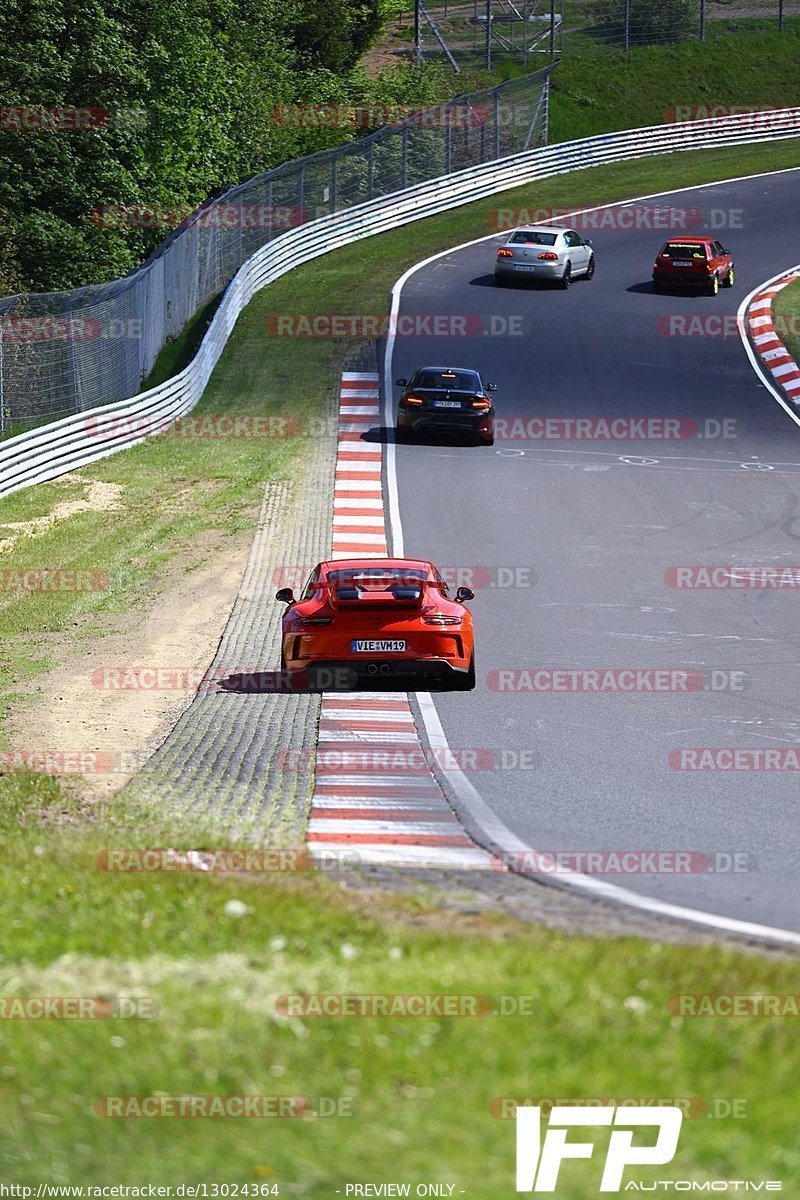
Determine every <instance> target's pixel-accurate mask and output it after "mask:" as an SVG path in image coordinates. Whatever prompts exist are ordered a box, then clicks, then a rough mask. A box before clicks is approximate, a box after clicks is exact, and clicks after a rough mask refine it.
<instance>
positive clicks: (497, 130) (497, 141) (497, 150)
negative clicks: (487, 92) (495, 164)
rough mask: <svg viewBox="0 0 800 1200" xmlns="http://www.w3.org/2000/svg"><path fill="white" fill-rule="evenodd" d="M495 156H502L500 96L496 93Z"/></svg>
mask: <svg viewBox="0 0 800 1200" xmlns="http://www.w3.org/2000/svg"><path fill="white" fill-rule="evenodd" d="M494 157H495V158H499V157H500V96H499V95H498V93H497V92H495V94H494Z"/></svg>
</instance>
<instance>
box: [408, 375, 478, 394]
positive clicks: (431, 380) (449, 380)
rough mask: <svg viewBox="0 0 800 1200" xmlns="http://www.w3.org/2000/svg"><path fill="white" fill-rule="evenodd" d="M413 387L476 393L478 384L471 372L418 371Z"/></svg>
mask: <svg viewBox="0 0 800 1200" xmlns="http://www.w3.org/2000/svg"><path fill="white" fill-rule="evenodd" d="M414 387H418V388H445V389H447V390H448V391H451V392H476V391H478V389H479V387H480V384H479V382H478V376H477V375H474V374H473V373H472V371H420V372H419V373H418V374H417V375H416V376H415V378H414Z"/></svg>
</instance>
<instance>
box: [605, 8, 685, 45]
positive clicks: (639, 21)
mask: <svg viewBox="0 0 800 1200" xmlns="http://www.w3.org/2000/svg"><path fill="white" fill-rule="evenodd" d="M591 11H592V15H593V18H594V20H595V21H596V23H597V25H598V26H599V27H600V29H602V30H603V32H604V33H605V35H606V36H607V37H610V38H613V40H614V41H617V42H622V40H623V39H624V36H625V0H595V3H594V4H593V5H592V9H591ZM695 24H696V5H695V4H694V0H630V11H629V41H630V44H631V45H643V46H644V45H649V44H651V43H653V42H677V41H680V40H681V39H682V38H686V37H689V36H690V35H691V34H692V32H693V31H694V28H695Z"/></svg>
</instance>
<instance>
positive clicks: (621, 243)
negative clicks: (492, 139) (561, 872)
mask: <svg viewBox="0 0 800 1200" xmlns="http://www.w3.org/2000/svg"><path fill="white" fill-rule="evenodd" d="M490 205H491V201H487V210H488V208H489V207H490ZM639 205H640V206H642V207H663V206H674V207H675V208H681V209H683V208H687V207H688V208H692V209H702V210H704V211H706V212H707V211H708V210H717V211H718V212H724V213H726V214H727V213H728V211H729V210H733V212H734V214H735V215H734V216H733V218H732V220H733V222H734V223H735V224H741V228H730V229H728V228H722V229H720V230H717V231H714V232H716V233H717V236H719V237H720V240H721V241H722V243H723V245H727V246H730V247H731V248H732V249H733V251H734V254H735V262H736V283H735V285H734V287H733V288H732V289H723V288H721V289H720V292H719V294H718V295H717V296H716V297H713V296H710V295H697V294H696V293H689V292H687V293H685V294H680V293H677V292H672V293H666V294H656V293H654V292H653V290H652V288H651V285H650V272H651V268H652V263H653V258H654V255H655V253H656V251H657V250H658V249H659V247H660V245H661V242H662V241H663V240H665V239H666V236H668V235H667V234H665V233H664V232H662V231H661V230H659V229H657V230H654V229H652V228H645V229H638V230H636V229H631V228H627V229H619V228H616V229H615V228H605V229H596V230H595V231H594V232H589V231H587V230H584V236H586V237H590V238H592V240H593V243H594V248H595V251H596V254H597V272H596V275H595V277H594V279H593V280H592V281H591V282H586V281H584V280H582V279H577V280H575V281H574V282H573V285H572V287H571V288H570V289H569V290H568V291H561V290H559V289H556V288H552V287H545V286H540V285H535V284H534V285H532V286H513V287H495V285H494V281H493V273H492V272H493V264H494V256H495V249H496V246H497V245H498V244H499V241H500V239H498V240H497V241H485V242H482V243H479V244H477V245H472V246H469V247H466V248H464V249H462V250H456V251H453V252H450V253H447V254H446V255H444V256H443V257H441V258H438V259H436V260H434V261H432V262H430V263H428V264H427V265H424V266H422V267H421V268H420V269H419V270H417V271H416V272H415V273H414V274H413V275H411V276H410V278H409V279H408V280H407V282H406V283H405V285H404V287H403V291H402V295H401V298H400V313H401V314H402V315H404V316H408V315H411V314H430V313H437V314H446V315H451V316H466V317H467V318H468V320H467V326H466V327H467V328H468V329H469V330H476V332H472V333H470V334H468V335H466V336H461V337H436V336H429V335H427V334H425V333H420V334H419V335H418V336H417V335H413V334H412V335H406V336H398V337H397V339H396V342H395V344H394V351H393V355H392V364H391V372H392V376H393V378H395V377H397V376H410V375H411V373H412V371H413V370H414V368H415V367H416V366H418V365H420V364H423V363H430V364H449V365H459V366H471V367H477V368H478V369H479V370H480V371H481V372H482V373H483V375H484V378H485V379H487V380H491V381H494V382H496V383H497V384H498V392H497V395H496V397H495V402H496V406H497V414H498V417H501V418H504V419H506V420H507V421H509V422H512V421H514V420H515V419H516V418H522V419H523V421H525V420H527V419H529V418H531V417H556V418H559V417H560V418H573V417H576V418H580V417H589V418H598V417H606V418H611V417H624V418H664V417H671V418H677V419H680V420H683V421H684V422H687V421H691V420H694V421H696V422H697V425H698V433H699V434H701V435H702V434H704V433H705V431H706V430H709V431H710V432H714V431H715V430H717V429H719V425H710V426H706V422H707V421H710V422H717V423H721V422H723V421H728V422H731V421H733V422H734V423H735V424H734V425H732V426H731V425H729V426H728V427H727V428H728V432H733V433H734V434H735V436H732V437H727V438H723V437H721V436H718V437H705V436H691V437H688V438H684V439H682V440H678V441H675V440H672V441H664V440H661V441H658V440H651V441H642V440H635V441H599V440H581V441H577V440H572V441H568V440H563V439H561V440H549V441H543V440H532V439H531V438H524V437H522V438H520V437H517V438H513V439H510V440H503V438H502V437H498V439H497V441H496V443H495V445H494V447H474V446H472V445H470V444H468V443H466V442H459V440H458V439H457V438H455V437H450V438H449V439H448V438H442V437H431V438H429V439H426V440H425V441H424V442H422V443H417V444H410V445H398V446H397V448H396V470H397V489H398V497H399V513H400V518H401V521H402V528H403V534H404V552H405V553H406V554H408V555H412V556H413V555H419V556H424V557H430V558H431V559H433V560H434V561H436V562H437V563H439V564H441V565H443V566H458V567H462V568H468V567H470V566H475V567H485V568H488V569H489V573H490V575H491V576H492V582H493V586H481V587H479V588H478V589H477V596H476V599H475V601H474V602H473V604H472V609H473V612H474V614H475V617H476V625H477V647H478V660H477V674H478V684H477V687H476V689H475V691H473V692H471V693H466V694H464V693H461V694H459V693H438V694H436V695H435V696H434V700H435V704H436V708H437V711H438V713H439V716H440V718H441V721H442V724H443V727H444V730H445V733H446V735H447V740H448V742H449V744H450V746H451V747H453V748H475V747H489V748H492V749H494V750H495V751H496V752H501V751H503V750H506V751H521V750H528V751H532V752H534V753H535V755H536V756H537V765H536V766H535V768H533V769H520V768H515V767H513V766H512V767H505V768H504V767H503V766H502V765H501V764H500V762H499V756H498V754H496V757H495V766H494V767H493V768H491V769H484V770H476V771H474V772H472V773H471V774H470V778H471V780H472V782H473V783H474V784H475V786H476V787H477V789H478V791H479V793H480V795H481V797H482V798H483V800H484V801H485V802H486V803H487V804H488V805H489V806H490V808H491V809H492V810H493V812H494V813H495V814H496V815H497V816H498V817H499V818H500V819H501V820H502V821H503V822H504V823H505V824H506V825H507V826H508V827H509V828H510V829H511V830H512V831H513V832H514V833H516V834H517V835H518V836H519V837H521V838H522V839H524V841H525V842H527V843H528V844H530V845H532V846H534V847H535V848H536V849H537V850H541V851H551V850H598V849H603V850H622V849H625V850H642V851H644V850H689V851H696V852H699V853H704V854H708V855H710V856H714V855H716V854H717V853H718V852H722V853H727V852H731V853H738V854H746V855H749V856H750V860H749V864H748V865H749V869H748V870H747V871H744V872H742V871H738V872H730V871H728V872H725V871H722V872H707V871H703V872H702V873H692V874H690V875H674V874H663V875H624V876H621V875H614V876H608V877H607V878H608V881H609V882H614V883H617V884H620V885H622V886H624V887H626V888H628V889H630V890H633V891H636V892H640V893H644V894H646V895H648V896H652V897H656V898H658V899H660V900H663V901H668V902H672V903H676V904H681V905H687V906H689V907H692V908H697V909H702V910H704V911H707V912H712V913H717V914H722V915H724V916H726V917H734V918H737V919H740V920H747V921H755V922H760V923H762V924H766V925H772V926H777V927H781V928H785V929H792V930H800V889H798V886H797V880H798V867H800V850H799V849H798V841H800V839H799V838H798V831H799V830H800V820H798V813H799V811H800V787H798V775H797V772H794V773H792V772H791V771H783V772H774V771H772V772H770V771H764V770H755V771H737V772H733V771H687V770H675V769H673V768H672V767H671V766H670V761H669V755H670V752H671V751H676V750H679V749H680V748H694V747H713V748H733V747H737V748H744V749H766V748H779V747H800V702H799V700H798V697H799V696H800V674H799V672H798V666H800V650H799V649H798V645H799V643H800V621H799V620H798V605H800V596H798V594H797V591H796V590H791V589H781V590H774V589H752V590H751V589H747V590H719V589H717V590H677V589H676V588H674V587H670V586H668V585H667V583H666V582H665V572H667V571H668V570H669V568H671V567H675V566H678V565H700V564H708V565H731V564H733V565H739V566H753V565H758V566H776V565H794V566H800V428H798V426H797V425H795V424H794V423H793V422H792V420H791V418H790V417H789V416H788V415H787V414H786V413H785V412H784V411H783V409H782V408H781V407H780V406H779V405H778V403H777V402H776V401H775V399H774V398H773V397H772V395H771V394H770V393H769V391H768V390H767V389H766V388H765V387H764V386H763V385H762V384H761V382H760V380H759V378H758V377H757V375H756V374H755V372H754V370H753V368H752V367H751V365H750V363H749V361H748V358H747V356H746V354H745V351H744V348H743V346H742V343H741V340H740V338H739V336H738V335H737V334H736V332H735V314H736V311H737V308H738V306H739V305H740V304H741V302H742V300H743V298H744V297H745V296H746V295H747V294H748V293H749V292H750V291H752V289H753V288H755V287H756V286H757V285H758V284H759V283H761V282H762V281H764V280H767V279H768V278H770V277H771V276H773V275H775V274H777V273H778V272H780V271H782V270H784V269H786V268H787V267H789V266H791V265H793V264H794V263H795V262H796V261H797V260H798V258H800V254H798V241H797V229H798V215H797V214H798V213H800V170H798V171H793V172H788V173H781V174H776V175H772V176H767V177H760V178H754V179H750V180H743V181H739V182H730V183H725V184H720V185H715V186H714V187H711V188H696V189H692V190H691V191H683V192H679V193H674V194H672V195H665V196H661V197H659V198H658V199H657V200H650V201H644V202H639ZM612 209H613V210H614V211H616V212H618V211H619V208H618V206H612ZM631 224H633V222H631ZM489 228H490V227H489V226H487V232H488V230H489ZM579 228H580V226H579ZM695 231H696V232H700V231H701V227H698V228H697V229H696V230H695ZM690 232H691V230H690ZM710 232H711V231H710ZM698 314H701V315H722V314H727V315H728V324H729V336H727V337H722V336H692V337H687V336H667V335H666V334H665V332H664V327H665V319H666V318H668V317H669V316H670V315H673V316H682V315H686V316H693V315H698ZM476 317H477V318H482V320H476ZM513 317H518V318H521V332H517V333H515V334H514V335H512V336H493V335H492V334H491V332H482V331H477V329H478V326H479V325H482V326H483V327H485V328H486V329H489V330H490V329H491V326H490V325H489V322H490V321H491V319H492V318H494V320H495V325H494V328H498V327H502V328H508V326H507V325H505V326H503V325H501V324H500V321H499V320H498V318H500V319H502V320H503V321H506V322H507V321H508V320H509V319H511V318H513ZM659 319H661V323H660V324H659ZM392 391H393V398H394V401H395V402H396V400H397V397H398V395H399V389H397V388H393V389H392ZM375 436H376V437H378V436H379V435H378V433H377V431H376V433H375ZM384 436H385V434H384ZM394 552H395V553H396V552H397V547H395V548H394ZM500 568H505V570H504V571H503V572H502V573H499V569H500ZM515 568H522V569H523V570H522V573H521V574H519V575H514V569H515ZM526 568H530V569H531V580H532V582H533V585H532V586H524V584H525V583H526V582H528V580H527V578H526V575H525V569H526ZM509 569H510V570H509ZM510 576H513V579H514V583H519V584H521V585H522V586H499V585H501V584H504V583H506V582H507V581H508V579H509V577H510ZM534 668H563V669H575V668H588V669H592V668H595V669H596V668H617V669H620V668H664V669H683V670H685V669H690V670H696V671H705V672H710V671H713V670H717V671H723V672H733V671H735V672H745V673H746V677H747V678H746V686H745V687H743V688H742V690H738V691H733V692H731V691H721V692H714V691H709V690H700V691H694V692H691V693H675V692H668V693H665V694H647V693H642V692H638V693H635V694H586V693H571V694H567V693H561V694H532V693H530V692H527V693H526V692H506V691H498V690H496V689H495V688H492V687H490V686H489V684H488V682H487V678H488V677H489V673H490V672H492V671H498V670H503V669H505V670H526V669H529V670H533V669H534ZM720 678H721V677H718V679H720ZM738 682H739V683H741V677H739V678H738ZM510 757H511V758H512V759H513V756H509V755H507V761H508V759H509V758H510ZM724 862H725V860H724V859H723V860H722V863H723V865H724ZM740 865H742V864H741V860H740Z"/></svg>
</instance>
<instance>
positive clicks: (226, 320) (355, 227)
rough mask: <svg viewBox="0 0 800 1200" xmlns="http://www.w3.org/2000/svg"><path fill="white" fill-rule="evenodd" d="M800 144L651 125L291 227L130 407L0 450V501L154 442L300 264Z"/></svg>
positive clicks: (448, 178) (755, 130)
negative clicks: (485, 211)
mask: <svg viewBox="0 0 800 1200" xmlns="http://www.w3.org/2000/svg"><path fill="white" fill-rule="evenodd" d="M792 137H800V108H787V109H775V110H771V111H769V112H759V113H742V114H739V115H737V116H733V117H718V118H715V119H713V120H708V121H692V122H686V123H683V124H675V125H660V126H650V127H647V128H643V129H633V130H623V131H621V132H619V133H609V134H600V135H598V136H596V137H591V138H582V139H579V140H577V141H573V142H562V143H560V144H558V145H555V146H547V147H542V148H539V149H536V150H531V151H528V152H526V153H524V154H518V155H514V156H512V157H509V158H504V159H501V160H499V161H496V162H491V163H487V164H485V165H484V166H481V167H476V168H472V169H469V170H466V171H459V172H457V173H455V174H452V175H445V176H442V177H440V178H439V179H435V180H432V181H430V182H426V183H423V184H419V185H417V186H415V187H411V188H406V189H405V190H403V191H399V192H395V193H393V194H392V195H389V196H384V197H382V198H381V199H379V200H372V201H369V202H367V203H364V204H360V205H358V206H355V207H353V208H349V209H346V210H344V211H342V212H339V213H334V214H332V215H330V216H325V217H320V218H319V219H318V220H316V221H313V222H311V223H309V224H307V225H303V226H300V227H298V228H296V229H292V230H290V231H288V232H287V233H285V234H282V235H281V236H280V237H278V238H276V239H275V240H273V241H272V242H270V243H269V244H268V245H266V246H264V247H262V248H261V249H260V250H257V251H256V252H255V254H253V255H252V256H251V257H250V258H249V259H248V260H247V261H246V262H245V263H244V265H243V266H242V267H241V268H240V269H239V271H237V273H236V275H235V276H234V278H233V279H232V280H231V282H230V284H229V285H228V287H227V289H226V291H225V293H224V295H223V298H222V301H221V303H220V305H219V308H218V309H217V311H216V313H215V315H214V318H213V320H212V321H211V324H210V326H209V328H208V330H207V332H206V334H205V337H204V338H203V341H202V343H201V345H200V348H199V350H198V352H197V354H196V355H195V357H194V358H193V359H192V361H191V363H190V364H189V365H188V366H187V367H186V368H185V369H184V370H183V371H181V372H180V374H179V375H176V376H174V377H173V378H172V379H168V380H167V381H166V382H165V383H162V384H160V385H159V386H158V387H155V388H151V389H150V390H149V391H147V392H142V393H141V394H140V395H138V396H134V397H133V398H132V399H129V400H123V401H119V402H118V403H115V404H110V405H103V406H102V407H99V408H94V409H90V410H87V411H85V412H82V413H78V414H76V415H75V416H72V417H67V418H65V419H63V420H61V421H56V422H54V423H53V424H51V425H46V426H43V427H41V428H39V429H35V430H32V431H30V432H29V433H23V434H20V435H19V436H18V437H15V438H10V439H9V440H8V441H6V442H2V443H0V496H6V495H9V494H10V493H12V492H15V491H18V490H20V489H21V488H25V487H30V486H31V484H34V483H41V482H43V481H45V480H48V479H55V478H56V477H58V476H59V475H62V474H65V473H66V472H67V471H72V470H75V469H77V468H79V467H82V466H85V465H86V464H87V463H90V462H96V461H98V460H99V459H102V458H105V457H107V456H108V455H110V454H115V453H116V452H117V451H118V450H124V449H126V448H128V447H129V446H134V445H136V444H138V443H139V442H142V441H144V440H145V438H146V437H147V436H151V435H152V433H153V430H154V428H163V427H166V426H167V425H168V424H169V423H170V422H172V421H174V420H176V419H177V418H179V417H181V416H184V415H185V414H186V413H188V412H190V411H191V409H193V408H194V406H195V405H196V404H197V402H198V401H199V400H200V397H201V396H202V394H203V391H204V390H205V387H206V384H207V383H208V380H209V377H210V375H211V372H212V371H213V369H214V366H215V365H216V363H217V361H218V359H219V357H220V355H221V354H222V351H223V350H224V348H225V344H226V342H227V340H228V337H229V335H230V333H231V330H232V329H233V327H234V325H235V323H236V321H237V319H238V317H239V314H240V313H241V312H242V310H243V309H244V308H245V306H246V305H247V304H248V303H249V301H250V300H251V299H252V297H253V296H254V295H255V294H256V292H258V291H260V289H261V288H263V287H265V286H266V285H267V284H268V283H272V282H273V281H274V280H275V279H278V278H280V276H282V275H285V274H286V273H287V272H288V271H291V270H292V268H293V267H296V266H298V265H299V264H301V263H305V262H310V261H311V260H312V259H315V258H318V257H320V256H321V255H323V254H327V253H328V252H329V251H331V250H335V249H338V248H339V247H341V246H345V245H349V244H350V243H352V242H354V241H358V240H359V239H360V238H364V237H372V236H374V235H375V234H378V233H383V232H386V231H387V230H391V229H395V228H397V227H398V226H401V225H405V224H408V223H410V222H412V221H418V220H421V219H422V218H424V217H428V216H432V215H434V214H436V213H440V212H445V211H447V210H448V209H451V208H456V207H458V206H460V205H463V204H467V203H470V202H471V201H475V200H480V199H483V198H484V197H486V196H491V195H495V194H496V193H498V192H502V191H506V190H508V189H509V188H514V187H518V186H520V185H521V184H525V183H530V182H532V181H534V180H539V179H545V178H548V177H552V176H554V175H560V174H564V173H566V172H568V171H574V170H583V169H586V168H588V167H594V166H599V165H601V164H604V163H612V162H618V161H622V160H626V159H636V158H645V157H648V156H650V155H656V154H672V153H675V152H679V151H684V150H700V149H713V148H718V147H722V146H730V145H743V144H750V143H757V142H764V141H776V140H781V139H784V138H792Z"/></svg>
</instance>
